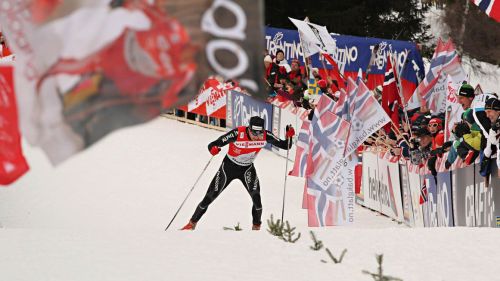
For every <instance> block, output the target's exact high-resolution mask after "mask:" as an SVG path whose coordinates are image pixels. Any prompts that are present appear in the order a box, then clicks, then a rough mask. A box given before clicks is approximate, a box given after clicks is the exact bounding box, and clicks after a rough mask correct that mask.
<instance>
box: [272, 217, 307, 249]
mask: <svg viewBox="0 0 500 281" xmlns="http://www.w3.org/2000/svg"><path fill="white" fill-rule="evenodd" d="M267 225H268V227H269V228H268V229H267V231H268V232H269V233H271V235H273V236H276V237H278V238H279V239H281V240H283V241H285V242H289V243H295V242H297V240H299V239H300V232H299V234H298V236H297V237H295V238H294V235H295V227H291V226H290V223H289V222H288V221H286V228H285V223H283V222H282V221H281V220H280V219H278V220H277V221H276V222H275V221H274V218H273V215H271V218H270V219H268V220H267Z"/></svg>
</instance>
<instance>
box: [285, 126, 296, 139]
mask: <svg viewBox="0 0 500 281" xmlns="http://www.w3.org/2000/svg"><path fill="white" fill-rule="evenodd" d="M285 131H286V132H285V136H286V138H287V139H289V138H291V137H293V136H295V130H294V129H293V127H292V125H286V129H285Z"/></svg>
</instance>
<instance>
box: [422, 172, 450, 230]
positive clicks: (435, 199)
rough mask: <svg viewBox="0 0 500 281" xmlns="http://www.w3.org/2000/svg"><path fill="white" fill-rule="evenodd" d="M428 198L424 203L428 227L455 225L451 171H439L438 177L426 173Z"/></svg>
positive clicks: (425, 221)
mask: <svg viewBox="0 0 500 281" xmlns="http://www.w3.org/2000/svg"><path fill="white" fill-rule="evenodd" d="M425 181H426V184H427V190H428V200H427V202H425V203H424V206H423V210H424V223H425V226H426V227H435V226H453V207H452V206H453V205H452V204H453V203H452V196H451V193H452V188H451V177H450V172H442V173H438V174H437V176H436V177H434V176H432V175H425Z"/></svg>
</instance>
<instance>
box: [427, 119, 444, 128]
mask: <svg viewBox="0 0 500 281" xmlns="http://www.w3.org/2000/svg"><path fill="white" fill-rule="evenodd" d="M428 125H433V126H437V128H438V130H441V129H442V126H443V121H441V119H439V118H437V117H434V118H432V119H431V120H430V121H429V124H428Z"/></svg>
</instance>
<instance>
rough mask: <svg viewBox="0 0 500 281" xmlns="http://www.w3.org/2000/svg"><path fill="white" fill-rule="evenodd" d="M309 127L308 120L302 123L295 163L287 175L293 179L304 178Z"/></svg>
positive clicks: (309, 135) (307, 153)
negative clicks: (293, 177)
mask: <svg viewBox="0 0 500 281" xmlns="http://www.w3.org/2000/svg"><path fill="white" fill-rule="evenodd" d="M310 126H311V122H310V121H309V120H304V121H302V126H301V127H300V131H299V136H298V139H297V143H296V152H295V162H294V164H293V169H292V171H290V173H289V175H291V176H295V177H305V176H306V168H307V157H308V155H309V141H310V137H311V134H310Z"/></svg>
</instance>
